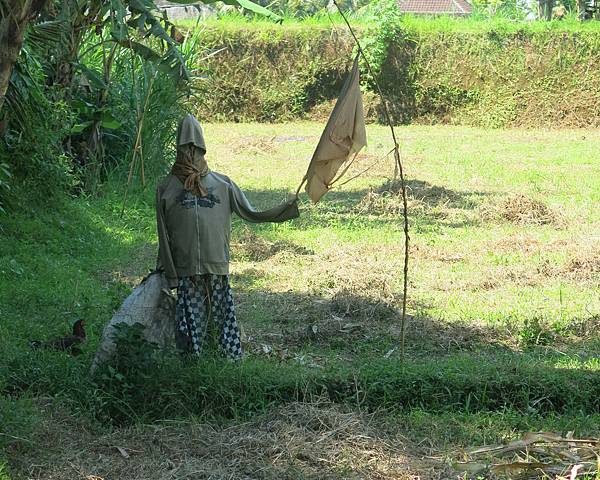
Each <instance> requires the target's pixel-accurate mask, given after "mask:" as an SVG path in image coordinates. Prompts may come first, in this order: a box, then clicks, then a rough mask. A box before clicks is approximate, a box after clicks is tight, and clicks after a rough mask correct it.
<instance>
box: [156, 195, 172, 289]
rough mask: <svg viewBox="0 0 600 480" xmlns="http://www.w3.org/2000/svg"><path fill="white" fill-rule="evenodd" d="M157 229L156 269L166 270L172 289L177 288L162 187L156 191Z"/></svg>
mask: <svg viewBox="0 0 600 480" xmlns="http://www.w3.org/2000/svg"><path fill="white" fill-rule="evenodd" d="M156 227H157V232H158V259H157V262H156V268H157V269H160V270H164V272H165V276H166V277H167V280H168V282H169V286H170V287H171V288H175V287H176V286H177V271H176V270H175V264H174V263H173V257H172V255H171V248H170V246H169V232H168V231H167V225H166V222H165V205H164V201H163V199H162V195H161V191H160V187H159V188H157V189H156Z"/></svg>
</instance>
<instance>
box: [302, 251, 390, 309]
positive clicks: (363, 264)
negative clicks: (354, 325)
mask: <svg viewBox="0 0 600 480" xmlns="http://www.w3.org/2000/svg"><path fill="white" fill-rule="evenodd" d="M380 257H381V258H380ZM384 258H385V260H384ZM401 260H402V257H401V255H390V254H389V252H385V251H384V250H381V251H378V252H377V251H369V250H368V249H367V247H366V246H365V247H364V248H363V249H360V248H357V249H349V250H342V249H338V250H336V251H334V252H329V253H327V254H325V255H323V256H322V258H321V259H320V260H319V262H318V263H317V264H316V265H315V269H316V270H317V271H315V275H314V276H313V277H312V278H311V287H312V289H313V291H314V293H315V294H319V295H322V296H324V297H326V298H330V299H331V302H330V309H331V313H333V314H334V315H337V316H340V317H342V318H352V319H355V320H372V321H382V320H386V319H389V318H390V317H392V316H395V315H396V314H397V307H398V305H399V301H400V300H401V299H400V298H399V297H400V295H399V293H398V288H399V282H400V280H401V276H402V273H401V272H402V263H401Z"/></svg>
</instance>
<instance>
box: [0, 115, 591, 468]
mask: <svg viewBox="0 0 600 480" xmlns="http://www.w3.org/2000/svg"><path fill="white" fill-rule="evenodd" d="M321 128H322V126H321V125H319V124H315V123H295V124H286V125H265V124H209V125H206V126H205V132H206V138H207V144H208V161H209V164H210V165H211V167H212V168H213V169H215V170H218V171H221V172H223V173H226V174H227V175H229V176H230V177H231V178H233V179H234V180H235V181H236V182H237V183H238V184H239V185H240V186H241V187H242V188H243V189H244V190H245V191H246V192H248V196H249V197H250V198H251V200H252V201H253V202H254V203H255V204H256V205H257V206H259V207H267V206H270V205H272V204H274V203H276V202H279V201H282V200H283V199H285V198H286V196H287V195H288V192H290V191H294V190H295V188H296V186H297V184H298V183H299V181H300V179H301V178H302V175H303V173H304V169H305V168H306V166H307V163H308V160H309V158H310V155H311V153H312V150H313V148H314V145H315V144H316V142H317V140H318V136H319V134H320V131H321ZM368 133H369V146H368V147H367V149H366V152H365V155H364V156H363V157H361V159H360V163H361V165H358V166H357V167H356V169H357V170H358V169H360V168H362V167H363V166H366V165H369V164H370V163H372V162H375V161H377V159H378V158H379V157H380V156H382V155H383V154H384V153H386V152H388V151H389V150H390V139H389V132H388V130H387V129H386V128H384V127H380V126H369V127H368ZM398 134H399V141H400V143H401V150H402V158H403V162H404V166H405V168H406V173H407V181H408V186H409V187H410V190H409V208H410V225H411V257H410V288H409V297H408V307H409V309H408V310H409V321H408V327H407V343H406V354H405V363H404V364H402V363H401V361H400V356H399V354H400V349H399V316H398V309H399V306H400V299H401V285H402V274H401V269H402V263H403V257H402V252H403V233H402V219H401V216H400V215H399V214H398V213H397V212H398V211H399V210H398V208H399V206H400V204H401V203H400V199H399V197H398V195H397V193H396V190H395V189H394V187H393V186H392V187H390V186H389V183H388V182H389V180H390V178H391V177H392V175H393V165H392V163H391V159H389V158H388V159H385V160H381V161H379V163H377V164H376V166H374V167H373V168H372V169H371V170H369V172H368V174H366V175H365V176H363V177H360V178H358V179H356V180H354V181H353V182H351V183H349V184H347V185H345V186H344V187H343V188H341V189H336V190H334V191H332V192H330V194H328V196H327V197H325V199H324V200H323V201H322V202H321V203H319V204H317V205H315V206H313V205H311V204H310V203H309V202H308V201H306V199H305V198H304V197H303V200H302V205H301V208H302V214H301V217H300V218H299V219H297V220H295V221H292V222H289V223H285V224H274V225H271V224H265V225H247V224H243V223H242V222H241V221H239V220H237V219H236V220H235V221H234V231H233V239H232V242H233V245H232V253H233V259H234V260H233V263H232V282H233V286H234V292H235V294H236V302H237V309H238V316H239V322H240V324H241V326H242V329H243V334H244V339H245V348H246V352H247V358H246V360H244V362H243V363H242V365H230V364H227V363H225V362H223V361H221V360H213V359H204V360H201V361H200V362H197V363H196V362H191V363H181V362H180V360H179V359H177V358H176V357H174V356H172V355H167V356H166V357H163V358H159V359H158V361H155V360H152V361H150V363H149V364H147V365H143V366H141V368H139V369H129V370H127V372H126V375H125V377H123V378H121V377H119V376H117V375H115V373H114V372H113V373H111V372H110V371H106V372H105V376H104V377H101V378H90V377H89V375H88V368H89V365H90V363H91V359H92V358H93V355H94V351H95V347H96V346H97V343H98V341H99V337H100V335H101V332H102V327H103V325H104V324H105V323H106V322H107V321H108V320H109V319H110V318H111V316H112V313H113V311H114V310H115V309H116V308H118V306H119V305H120V304H121V302H122V301H123V299H124V298H125V297H126V296H127V295H128V293H129V292H130V291H131V288H132V287H133V285H135V284H136V282H138V281H139V279H140V278H141V277H142V276H144V275H145V274H146V273H147V272H148V271H149V270H150V269H152V268H153V266H154V262H155V251H156V238H155V226H154V221H155V220H154V207H153V196H154V195H153V187H154V186H153V185H150V186H149V187H148V188H147V189H146V190H142V189H134V191H133V192H130V195H129V199H130V200H129V202H128V205H127V208H126V209H125V213H124V215H121V212H122V199H123V187H124V185H123V183H122V181H121V180H119V179H118V178H116V177H115V178H113V179H112V180H111V181H109V182H108V183H107V184H106V185H105V186H104V188H103V190H102V192H101V194H100V195H99V196H98V197H96V198H91V197H90V198H77V199H68V200H64V201H61V202H58V203H57V204H55V205H52V206H46V207H34V206H29V204H28V203H27V202H24V204H23V206H22V207H21V209H20V210H19V211H18V212H15V213H14V214H12V215H10V216H5V217H2V218H1V230H0V232H1V233H0V235H1V236H0V273H1V275H0V319H1V320H0V336H1V338H3V339H6V341H3V342H2V343H0V389H1V391H2V395H3V396H2V397H1V402H0V415H1V416H2V421H0V425H2V430H0V447H2V448H4V449H5V458H7V460H8V462H9V466H10V465H12V466H13V470H14V471H16V472H21V473H18V474H19V475H21V474H22V473H23V472H24V471H25V470H23V468H26V466H24V464H21V463H20V462H21V461H22V460H18V458H20V457H19V456H20V455H23V454H26V455H31V456H32V458H33V457H35V452H36V448H35V447H34V446H32V445H33V444H31V442H32V441H34V440H35V441H36V442H37V441H38V440H39V438H40V437H39V436H40V435H42V434H41V433H40V432H41V430H40V428H42V427H40V426H39V425H40V422H42V423H43V424H44V425H46V424H47V423H48V422H50V425H52V418H53V417H49V416H48V415H49V414H48V413H47V411H46V410H45V409H44V408H42V407H41V406H40V402H41V403H43V399H45V398H48V397H52V398H56V399H57V401H58V405H59V407H58V408H60V409H63V410H66V411H68V412H71V413H75V414H76V416H75V418H78V419H80V420H78V422H84V423H85V422H92V426H88V427H86V428H92V429H98V431H99V432H106V431H107V430H106V429H107V428H109V427H108V426H110V425H113V426H114V425H116V426H118V425H122V424H130V423H147V422H155V421H160V420H165V419H176V418H190V416H193V417H196V418H200V419H202V420H203V421H210V422H216V423H222V422H225V423H226V424H227V425H239V424H240V423H239V422H240V420H242V419H248V418H249V417H250V416H251V415H253V414H254V413H256V412H269V411H270V410H271V409H273V408H275V406H277V405H286V404H289V403H290V402H305V403H306V402H308V403H311V402H313V401H314V399H315V398H324V397H325V398H327V399H328V401H329V402H334V403H338V404H341V405H343V406H344V408H348V409H349V410H350V411H360V412H365V411H367V412H368V411H371V412H377V411H384V412H385V418H386V419H387V423H388V426H389V428H391V429H406V431H407V432H408V434H409V435H410V438H411V439H413V440H415V442H419V441H425V439H427V442H429V444H430V445H431V448H432V449H433V450H437V451H442V450H446V449H451V448H457V447H464V446H468V445H473V444H474V445H477V444H481V443H486V442H496V441H500V440H505V439H512V438H515V437H517V436H519V434H520V433H522V432H523V431H527V430H540V429H545V430H556V431H563V432H566V431H568V430H575V431H576V433H577V435H598V434H599V433H600V432H599V427H598V425H600V423H599V422H598V419H597V418H596V417H594V416H590V415H592V414H595V413H596V412H597V411H598V407H599V405H598V399H599V398H600V380H598V370H599V369H600V362H599V361H598V358H599V354H600V342H598V340H597V336H596V335H597V328H598V320H599V319H600V299H599V297H598V288H599V286H600V285H599V284H600V260H599V258H600V257H599V255H600V251H599V250H598V239H599V238H600V211H598V209H597V208H596V207H595V206H596V205H597V204H598V201H599V200H600V161H599V160H600V158H599V157H600V154H598V151H597V148H596V147H595V146H596V145H597V144H598V142H599V141H600V134H599V133H598V132H595V131H581V130H572V131H570V130H563V131H560V132H558V131H551V130H534V131H519V130H507V131H502V130H479V129H471V128H458V127H405V128H399V129H398ZM165 169H166V166H165ZM386 185H387V187H386ZM517 194H519V195H523V196H525V198H526V199H529V200H531V201H535V202H537V203H533V204H532V205H533V206H536V205H537V206H540V205H541V206H543V207H546V208H547V209H548V210H547V212H546V213H547V215H548V216H549V217H548V218H550V223H545V224H538V223H536V222H535V220H536V219H537V220H539V218H537V217H535V216H534V217H533V221H524V222H521V223H519V222H515V221H511V220H510V218H511V217H510V216H506V215H505V214H506V213H507V212H508V213H510V212H509V207H511V205H513V203H511V201H512V200H514V199H515V198H516V197H515V195H517ZM513 206H514V205H513ZM532 211H533V210H527V209H526V211H525V212H521V213H531V212H532ZM535 211H537V210H535ZM548 212H549V213H548ZM534 213H535V212H534ZM530 220H531V219H530ZM76 318H85V319H86V320H87V325H88V334H89V340H88V342H87V344H86V346H85V351H84V353H83V355H81V356H80V357H77V358H70V357H67V356H66V355H63V354H62V353H54V352H39V351H31V350H30V349H29V346H28V342H29V340H30V339H33V338H41V339H43V338H48V337H52V336H55V335H59V334H62V333H64V332H67V331H68V330H69V328H70V325H71V323H72V322H73V320H75V319H76ZM44 422H45V423H44ZM231 422H233V423H231ZM77 425H79V424H76V425H75V426H73V427H69V428H73V429H75V430H76V429H77V428H80V427H78V426H77ZM86 425H87V423H86ZM44 428H46V427H44ZM48 428H50V429H52V428H54V427H52V426H50V427H48ZM81 428H83V427H81ZM42 436H43V435H42ZM40 441H43V439H42V440H40ZM24 452H25V453H24ZM57 455H58V454H57ZM61 455H63V454H61ZM27 458H28V457H27ZM1 460H2V458H1V457H0V465H2V462H1ZM19 465H20V466H19ZM0 471H1V470H0ZM0 475H1V474H0ZM15 478H21V477H15Z"/></svg>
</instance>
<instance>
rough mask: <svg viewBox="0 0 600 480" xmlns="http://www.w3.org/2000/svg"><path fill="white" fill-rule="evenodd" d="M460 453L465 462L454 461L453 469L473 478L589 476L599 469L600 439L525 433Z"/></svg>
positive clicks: (562, 479) (561, 479)
mask: <svg viewBox="0 0 600 480" xmlns="http://www.w3.org/2000/svg"><path fill="white" fill-rule="evenodd" d="M460 456H461V457H463V458H466V461H464V460H463V461H461V462H456V463H455V468H456V469H457V470H459V471H461V472H465V473H468V474H470V475H472V476H473V477H475V476H477V478H484V477H483V476H485V478H511V479H536V478H555V479H557V480H567V479H570V480H574V479H576V478H584V477H585V476H586V475H588V477H586V478H591V476H592V475H596V474H597V473H598V472H599V470H600V468H599V467H600V464H599V463H598V458H600V439H594V438H588V439H576V438H574V437H573V432H569V433H567V435H565V436H562V435H559V434H556V433H548V432H537V433H536V432H528V433H525V434H524V435H523V436H522V437H521V439H519V440H515V441H513V442H510V443H509V444H508V445H497V446H487V447H481V448H475V449H473V450H470V451H467V452H462V453H461V454H460Z"/></svg>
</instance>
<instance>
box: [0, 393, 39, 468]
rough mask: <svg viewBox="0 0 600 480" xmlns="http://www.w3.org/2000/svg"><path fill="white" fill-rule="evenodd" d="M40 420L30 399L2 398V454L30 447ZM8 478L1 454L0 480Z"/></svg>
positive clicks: (0, 426)
mask: <svg viewBox="0 0 600 480" xmlns="http://www.w3.org/2000/svg"><path fill="white" fill-rule="evenodd" d="M37 421H38V418H37V414H36V412H35V410H34V407H33V404H32V402H31V400H30V399H27V398H21V399H12V398H6V397H3V396H0V452H4V451H6V449H8V448H13V449H19V448H22V447H27V446H29V444H30V442H31V440H30V437H31V434H32V432H33V429H34V427H35V424H36V423H37ZM4 478H8V472H7V471H6V470H5V469H4V465H3V463H2V453H0V480H4Z"/></svg>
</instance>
